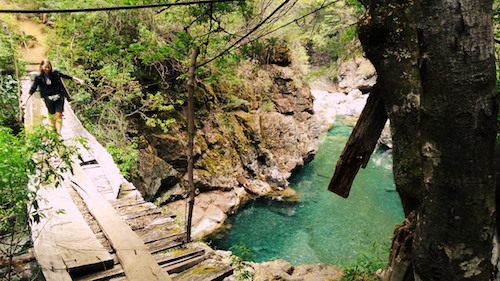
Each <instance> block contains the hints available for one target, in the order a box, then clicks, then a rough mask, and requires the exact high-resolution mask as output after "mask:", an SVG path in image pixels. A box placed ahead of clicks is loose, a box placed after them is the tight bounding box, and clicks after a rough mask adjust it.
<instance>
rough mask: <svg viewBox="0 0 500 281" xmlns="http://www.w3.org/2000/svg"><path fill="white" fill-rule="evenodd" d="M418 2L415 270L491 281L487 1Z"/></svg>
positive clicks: (424, 276)
mask: <svg viewBox="0 0 500 281" xmlns="http://www.w3.org/2000/svg"><path fill="white" fill-rule="evenodd" d="M415 5H416V6H415V8H416V9H417V13H418V14H419V17H418V20H417V27H418V36H419V38H418V43H419V45H420V53H421V67H420V76H421V83H422V88H423V92H422V95H421V99H420V100H421V115H420V120H421V126H420V128H421V129H420V130H421V141H422V156H423V164H424V166H423V173H424V178H423V180H424V189H423V198H422V205H421V206H420V208H419V214H418V216H419V218H418V222H417V227H416V233H415V238H416V239H415V240H414V245H413V251H414V265H415V276H416V277H418V278H416V279H417V280H441V281H443V280H464V279H467V280H490V279H492V273H493V271H494V266H493V265H492V250H493V244H494V239H496V236H495V233H496V224H495V164H494V155H495V153H494V151H495V142H496V119H497V99H496V96H495V58H494V48H493V31H492V1H489V0H465V1H460V0H453V1H450V0H448V1H444V0H440V1H437V0H423V1H416V2H415ZM438 15H439V16H438ZM495 266H496V262H495Z"/></svg>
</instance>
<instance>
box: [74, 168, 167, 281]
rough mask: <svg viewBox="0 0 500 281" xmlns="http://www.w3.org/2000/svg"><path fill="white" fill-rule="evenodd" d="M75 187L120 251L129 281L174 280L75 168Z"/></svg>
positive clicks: (112, 243) (90, 182)
mask: <svg viewBox="0 0 500 281" xmlns="http://www.w3.org/2000/svg"><path fill="white" fill-rule="evenodd" d="M73 169H74V175H72V176H71V179H72V181H73V182H74V183H75V184H74V187H75V189H76V190H77V192H78V193H79V194H80V196H81V197H82V198H83V200H84V201H85V203H86V204H87V207H88V209H89V210H90V212H91V213H92V215H93V216H94V218H95V219H96V220H97V222H98V223H99V225H100V226H101V229H102V232H103V233H104V235H105V236H106V237H107V238H108V240H109V242H110V244H111V246H112V247H113V249H115V251H116V256H117V257H118V260H119V261H120V264H121V266H122V267H123V269H124V272H125V275H126V277H127V278H128V279H129V280H151V281H153V280H171V279H170V276H169V275H168V274H167V273H166V272H165V271H164V270H162V269H161V268H160V266H159V265H158V263H156V261H155V259H154V258H153V257H152V255H151V254H150V253H149V250H148V248H147V247H146V245H145V244H144V242H143V241H142V240H141V238H140V237H139V236H138V235H137V234H135V233H134V232H133V231H132V229H131V228H130V227H129V226H128V225H127V224H126V223H125V222H123V221H122V220H121V218H120V216H119V215H118V213H117V212H116V210H115V209H114V208H113V207H112V206H111V205H110V204H109V203H108V202H107V200H106V199H105V198H104V197H103V196H102V195H101V194H99V193H98V192H97V191H96V188H95V184H94V183H93V182H92V180H91V179H90V178H89V176H88V175H87V174H86V173H85V171H83V169H82V168H81V167H79V166H78V165H75V166H74V167H73Z"/></svg>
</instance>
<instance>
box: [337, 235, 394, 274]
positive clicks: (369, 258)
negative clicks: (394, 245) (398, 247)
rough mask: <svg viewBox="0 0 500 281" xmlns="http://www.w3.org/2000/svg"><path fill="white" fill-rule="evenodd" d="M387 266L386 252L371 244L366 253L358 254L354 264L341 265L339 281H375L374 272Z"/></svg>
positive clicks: (379, 246) (380, 247)
mask: <svg viewBox="0 0 500 281" xmlns="http://www.w3.org/2000/svg"><path fill="white" fill-rule="evenodd" d="M386 266H387V250H386V249H385V247H383V246H382V245H380V244H376V243H373V244H372V245H371V246H370V247H369V248H368V249H367V250H366V251H363V252H361V253H359V254H358V255H357V257H356V259H355V261H354V262H352V263H350V264H345V265H341V266H340V267H341V269H342V271H343V273H344V274H343V275H342V279H341V281H376V280H378V278H377V277H376V275H375V272H376V271H377V270H378V269H380V268H385V267H386Z"/></svg>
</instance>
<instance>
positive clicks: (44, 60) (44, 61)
mask: <svg viewBox="0 0 500 281" xmlns="http://www.w3.org/2000/svg"><path fill="white" fill-rule="evenodd" d="M46 64H47V65H49V66H50V72H52V63H51V62H50V60H49V59H43V60H42V61H41V62H40V65H39V66H38V70H39V71H40V73H42V72H43V69H42V67H43V66H44V65H46Z"/></svg>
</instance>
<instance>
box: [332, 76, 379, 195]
mask: <svg viewBox="0 0 500 281" xmlns="http://www.w3.org/2000/svg"><path fill="white" fill-rule="evenodd" d="M386 122H387V114H386V112H385V108H384V103H383V102H382V97H381V93H380V92H379V90H378V87H376V85H375V87H374V88H373V91H372V93H371V94H370V96H369V97H368V100H367V101H366V105H365V107H364V108H363V111H362V112H361V115H360V116H359V119H358V122H357V123H356V126H355V127H354V129H353V130H352V133H351V135H350V136H349V140H348V141H347V143H346V145H345V147H344V150H343V151H342V154H341V155H340V158H339V160H338V161H337V165H336V166H335V172H334V174H333V177H332V179H331V180H330V184H329V185H328V190H329V191H332V192H334V193H336V194H338V195H340V196H342V197H344V198H347V197H348V196H349V192H350V190H351V186H352V182H353V181H354V178H355V177H356V174H357V173H358V171H359V168H361V167H363V168H365V167H366V165H367V164H368V161H369V160H370V155H371V154H372V153H373V150H374V149H375V146H376V144H377V141H378V139H379V137H380V134H381V133H382V130H383V129H384V125H385V123H386Z"/></svg>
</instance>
